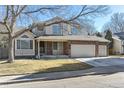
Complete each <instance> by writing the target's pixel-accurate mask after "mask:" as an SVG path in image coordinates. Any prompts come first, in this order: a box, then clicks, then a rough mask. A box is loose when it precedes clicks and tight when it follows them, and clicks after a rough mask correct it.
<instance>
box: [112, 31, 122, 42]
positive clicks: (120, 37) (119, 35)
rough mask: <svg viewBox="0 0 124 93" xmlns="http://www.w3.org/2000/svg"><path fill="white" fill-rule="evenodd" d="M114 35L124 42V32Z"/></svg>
mask: <svg viewBox="0 0 124 93" xmlns="http://www.w3.org/2000/svg"><path fill="white" fill-rule="evenodd" d="M114 35H116V36H118V37H119V39H121V40H124V32H118V33H114Z"/></svg>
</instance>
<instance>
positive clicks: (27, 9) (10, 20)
mask: <svg viewBox="0 0 124 93" xmlns="http://www.w3.org/2000/svg"><path fill="white" fill-rule="evenodd" d="M63 7H66V8H63ZM68 7H69V8H70V9H73V8H74V7H73V6H27V5H23V6H19V5H16V6H15V5H11V6H8V5H7V6H0V24H1V25H3V26H5V28H6V29H7V31H6V32H3V31H2V32H0V34H8V37H9V43H8V45H9V58H8V62H13V61H14V51H13V50H14V49H13V48H14V39H15V38H16V37H18V36H19V35H21V34H23V33H25V32H27V31H29V30H32V29H33V28H35V27H36V26H37V25H38V24H37V23H36V19H38V20H39V19H40V18H41V17H42V15H44V16H46V17H50V16H55V15H60V13H63V14H64V16H65V17H66V20H65V19H63V20H59V21H56V22H52V23H47V21H46V22H43V23H42V24H40V25H41V27H42V29H44V27H46V26H50V25H53V24H58V23H67V24H71V23H73V21H74V20H76V19H78V18H81V17H96V16H98V15H103V14H106V13H107V10H108V8H109V7H108V6H87V5H82V6H80V9H78V10H77V11H76V12H75V13H72V15H71V12H70V11H71V10H69V11H68V9H69V8H68ZM76 7H77V6H76ZM62 11H63V12H62ZM67 12H68V13H67ZM65 14H67V15H65ZM49 15H50V16H49ZM19 22H20V23H22V24H26V27H25V28H23V29H20V30H18V31H17V32H15V27H16V26H17V25H18V23H19ZM27 23H28V24H27Z"/></svg>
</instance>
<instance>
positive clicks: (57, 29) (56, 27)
mask: <svg viewBox="0 0 124 93" xmlns="http://www.w3.org/2000/svg"><path fill="white" fill-rule="evenodd" d="M61 30H62V29H61V26H60V25H53V26H52V31H53V34H54V35H61V34H62V32H61Z"/></svg>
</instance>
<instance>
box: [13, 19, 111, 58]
mask: <svg viewBox="0 0 124 93" xmlns="http://www.w3.org/2000/svg"><path fill="white" fill-rule="evenodd" d="M55 20H59V18H54V19H52V20H49V21H48V22H51V21H55ZM80 30H81V29H80V26H79V27H74V26H70V25H68V24H65V23H61V24H54V25H51V26H49V27H46V28H45V30H43V31H42V29H40V23H39V26H38V27H37V28H35V29H33V30H32V31H28V32H26V33H23V34H22V35H20V36H19V37H17V38H16V39H15V56H16V57H23V56H27V57H28V56H32V57H42V56H46V55H47V56H48V55H49V56H52V55H55V56H67V57H95V56H96V57H97V56H107V55H108V48H107V45H108V43H109V41H108V40H106V39H104V38H100V37H96V36H84V35H79V33H80Z"/></svg>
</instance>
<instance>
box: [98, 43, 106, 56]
mask: <svg viewBox="0 0 124 93" xmlns="http://www.w3.org/2000/svg"><path fill="white" fill-rule="evenodd" d="M98 54H99V56H107V46H106V45H99V51H98Z"/></svg>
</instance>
